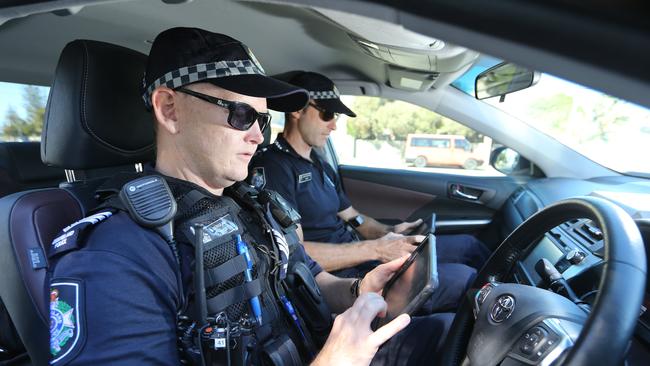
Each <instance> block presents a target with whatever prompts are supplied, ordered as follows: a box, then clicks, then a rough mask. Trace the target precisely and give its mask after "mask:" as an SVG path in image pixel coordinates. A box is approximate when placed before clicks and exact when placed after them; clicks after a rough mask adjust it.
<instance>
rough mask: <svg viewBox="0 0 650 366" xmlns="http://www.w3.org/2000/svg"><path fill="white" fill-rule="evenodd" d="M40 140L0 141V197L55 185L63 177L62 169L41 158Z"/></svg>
mask: <svg viewBox="0 0 650 366" xmlns="http://www.w3.org/2000/svg"><path fill="white" fill-rule="evenodd" d="M40 145H41V144H40V142H38V141H30V142H2V143H0V197H3V196H6V195H8V194H11V193H14V192H20V191H24V190H27V189H34V188H47V187H57V186H58V185H59V183H60V182H61V181H62V180H64V179H65V174H64V172H63V169H57V168H52V167H49V166H47V165H45V164H43V161H42V160H41V147H40Z"/></svg>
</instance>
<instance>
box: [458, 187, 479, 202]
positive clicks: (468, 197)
mask: <svg viewBox="0 0 650 366" xmlns="http://www.w3.org/2000/svg"><path fill="white" fill-rule="evenodd" d="M451 195H452V196H454V197H460V198H463V199H466V200H471V201H477V200H478V198H479V197H480V196H481V194H480V193H479V194H478V195H473V194H469V193H465V192H463V187H462V186H461V185H460V184H452V185H451Z"/></svg>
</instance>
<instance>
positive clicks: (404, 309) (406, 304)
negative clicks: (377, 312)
mask: <svg viewBox="0 0 650 366" xmlns="http://www.w3.org/2000/svg"><path fill="white" fill-rule="evenodd" d="M435 240H436V239H435V236H433V235H428V236H427V237H426V238H425V239H424V240H423V241H422V242H421V243H420V244H419V245H418V248H417V249H416V250H415V251H414V252H413V253H412V254H411V257H409V259H408V260H407V261H406V262H405V263H404V265H403V266H402V268H400V269H399V270H398V271H397V273H396V274H395V277H393V278H392V279H391V280H390V281H389V282H388V283H387V284H386V287H385V288H384V293H383V296H384V299H385V300H386V303H387V304H388V309H387V311H386V317H384V318H380V319H379V320H378V326H381V325H383V324H386V323H388V322H390V321H391V320H393V319H394V318H395V317H397V316H398V315H400V314H402V313H409V314H410V313H413V312H414V311H415V310H417V309H418V308H419V307H420V306H422V304H423V303H424V301H426V299H427V298H428V297H429V296H430V295H431V293H432V292H433V289H434V288H435V287H437V285H438V272H437V265H436V250H435V248H436V245H435V242H436V241H435Z"/></svg>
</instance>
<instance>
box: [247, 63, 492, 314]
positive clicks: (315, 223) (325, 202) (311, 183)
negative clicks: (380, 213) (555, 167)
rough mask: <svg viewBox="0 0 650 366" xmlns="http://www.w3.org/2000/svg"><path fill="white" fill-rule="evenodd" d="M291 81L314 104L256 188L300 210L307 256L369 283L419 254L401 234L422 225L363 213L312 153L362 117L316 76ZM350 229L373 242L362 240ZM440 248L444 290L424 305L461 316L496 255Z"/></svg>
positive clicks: (471, 248) (278, 144)
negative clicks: (377, 270) (341, 126)
mask: <svg viewBox="0 0 650 366" xmlns="http://www.w3.org/2000/svg"><path fill="white" fill-rule="evenodd" d="M287 74H292V77H291V78H290V79H289V83H291V84H293V85H296V86H298V87H301V88H304V89H307V90H308V91H309V96H310V100H309V104H307V105H306V106H305V107H304V108H303V109H302V110H299V111H295V112H287V113H285V124H284V133H282V134H280V135H279V136H278V137H277V139H276V140H275V143H273V144H272V145H269V146H268V147H266V148H264V149H263V150H261V151H260V152H259V153H257V154H256V155H255V157H254V158H253V160H252V162H251V165H250V166H251V169H250V174H249V182H250V183H251V184H252V185H254V186H255V187H257V188H260V189H261V188H267V189H271V190H274V191H277V192H278V193H280V194H281V195H282V196H283V197H284V198H285V199H286V200H287V201H288V202H289V203H290V204H291V205H292V206H293V207H295V208H296V210H298V212H299V213H300V215H301V216H302V220H301V228H302V234H303V236H304V241H303V244H304V245H305V248H306V250H307V253H308V254H309V255H310V256H311V257H313V258H314V259H315V260H316V261H317V262H318V263H319V264H320V265H321V266H323V268H324V269H325V270H326V271H331V272H332V273H334V274H336V275H337V276H341V277H362V276H363V275H365V274H366V273H367V272H368V271H369V270H371V269H372V268H374V267H375V266H377V264H379V263H386V262H389V261H391V260H394V259H395V258H399V257H401V256H403V255H405V254H408V253H410V252H412V251H413V250H414V249H415V246H414V245H413V244H415V243H417V242H418V238H417V237H415V236H403V235H401V234H404V233H408V232H409V231H410V230H411V229H413V228H415V227H417V226H418V225H419V224H420V223H421V220H417V221H415V222H404V223H400V224H398V225H395V226H388V225H384V224H382V223H380V222H378V221H376V220H375V219H373V218H372V217H369V216H367V215H363V214H361V213H359V212H358V211H357V210H356V209H355V208H354V207H353V206H352V204H351V203H350V200H349V199H348V197H347V196H346V194H345V192H343V189H342V187H341V182H340V180H339V178H338V175H337V174H336V172H335V171H334V169H332V167H331V166H330V165H329V164H327V163H326V162H325V161H324V160H323V159H322V158H321V157H320V156H319V155H318V154H317V153H316V152H315V151H314V150H313V148H314V147H322V146H324V145H325V143H326V142H327V138H328V137H329V134H330V133H331V132H332V131H333V130H335V129H336V121H337V118H338V115H339V114H346V115H348V116H350V117H356V115H355V113H354V112H353V111H351V110H350V109H349V108H348V107H346V106H345V105H344V104H343V102H341V100H340V99H339V91H338V89H337V88H336V86H335V85H334V83H333V82H332V81H331V80H330V79H328V78H327V77H326V76H324V75H321V74H318V73H315V72H304V71H298V72H291V73H287ZM377 199H378V200H381V197H377ZM346 221H347V222H348V223H350V224H351V225H352V226H354V227H356V231H358V232H359V233H361V234H362V235H363V237H364V238H365V239H367V240H363V241H359V240H358V239H357V238H355V237H354V235H353V232H352V231H350V230H347V229H346ZM301 239H303V238H302V237H301ZM436 240H437V241H436V250H437V254H438V262H439V265H438V274H439V276H440V287H439V288H438V289H437V290H436V292H435V293H434V295H433V298H432V299H431V301H429V302H428V303H427V304H425V307H424V308H425V309H428V311H429V312H432V311H446V310H453V309H455V308H456V307H457V306H458V304H459V302H460V300H461V298H462V297H463V295H464V294H465V290H466V287H467V286H468V285H469V284H470V283H471V282H472V280H473V278H474V275H475V273H476V270H478V269H480V267H481V266H482V265H483V263H484V262H485V260H487V258H488V256H489V254H490V252H489V250H488V249H487V248H486V247H485V246H484V245H483V243H481V242H480V241H479V240H477V239H476V238H475V237H474V236H471V235H438V236H437V237H436Z"/></svg>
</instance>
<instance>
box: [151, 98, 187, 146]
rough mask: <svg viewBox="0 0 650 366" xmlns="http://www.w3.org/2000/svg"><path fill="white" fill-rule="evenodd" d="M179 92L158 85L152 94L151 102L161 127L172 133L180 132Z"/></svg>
mask: <svg viewBox="0 0 650 366" xmlns="http://www.w3.org/2000/svg"><path fill="white" fill-rule="evenodd" d="M177 102H178V94H177V93H176V92H175V91H173V90H171V89H169V88H167V87H164V86H163V87H158V88H156V90H154V91H153V93H152V94H151V104H152V106H153V113H154V115H155V116H156V120H157V121H158V123H159V124H160V125H159V126H158V128H159V129H161V128H162V129H164V130H166V131H167V132H169V133H170V134H172V135H173V134H176V133H178V132H179V127H180V126H179V123H178V103H177Z"/></svg>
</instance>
